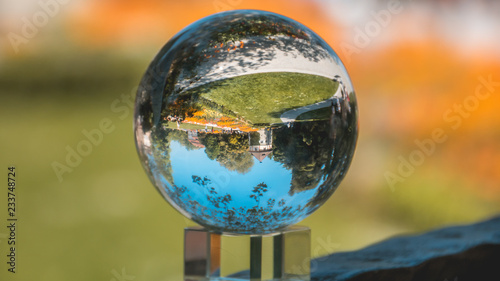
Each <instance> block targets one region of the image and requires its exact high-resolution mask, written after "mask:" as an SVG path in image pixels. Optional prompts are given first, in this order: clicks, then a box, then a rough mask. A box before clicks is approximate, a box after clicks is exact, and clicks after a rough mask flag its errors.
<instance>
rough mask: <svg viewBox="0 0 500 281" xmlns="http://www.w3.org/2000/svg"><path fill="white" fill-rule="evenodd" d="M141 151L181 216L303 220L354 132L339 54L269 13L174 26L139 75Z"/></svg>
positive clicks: (333, 181) (326, 193)
mask: <svg viewBox="0 0 500 281" xmlns="http://www.w3.org/2000/svg"><path fill="white" fill-rule="evenodd" d="M134 130H135V140H136V145H137V150H138V152H139V156H140V159H141V161H142V164H143V166H144V169H145V170H146V172H147V174H148V176H149V178H150V180H151V181H152V183H153V184H154V185H155V186H156V188H157V189H158V190H159V192H160V193H161V194H162V195H163V197H164V198H165V199H166V200H167V201H168V202H169V203H170V204H171V205H172V206H173V207H174V208H175V209H177V210H178V211H179V212H180V213H182V214H183V215H185V216H186V217H188V218H190V219H192V220H193V221H195V222H197V223H199V224H200V225H202V226H204V227H206V228H208V229H209V230H211V231H215V232H227V233H241V234H265V233H272V232H276V231H279V230H281V229H283V228H285V227H287V226H289V225H291V224H294V223H297V222H298V221H300V220H302V219H304V218H305V217H307V216H308V215H309V214H311V213H312V212H314V211H315V210H316V209H318V208H319V207H320V206H321V205H322V204H323V203H324V202H325V201H326V200H327V199H328V198H329V197H330V196H331V195H332V194H333V192H334V191H335V190H336V188H337V186H338V185H339V183H340V182H341V180H342V179H343V178H344V176H345V174H346V171H347V169H348V168H349V165H350V163H351V159H352V157H353V154H354V149H355V146H356V139H357V135H358V125H357V104H356V97H355V94H354V91H353V87H352V85H351V82H350V79H349V76H348V74H347V72H346V70H345V68H344V66H343V64H342V62H341V61H340V59H339V57H338V56H337V54H336V53H335V52H334V51H333V50H332V48H330V46H328V44H327V43H326V42H325V41H324V40H323V39H321V38H320V37H319V36H318V35H316V34H315V33H314V32H313V31H311V30H310V29H309V28H307V27H305V26H304V25H302V24H300V23H298V22H296V21H294V20H292V19H289V18H287V17H284V16H281V15H278V14H274V13H270V12H264V11H255V10H236V11H229V12H223V13H219V14H215V15H212V16H209V17H206V18H203V19H201V20H199V21H197V22H195V23H193V24H191V25H189V26H188V27H186V28H185V29H184V30H182V31H180V32H179V33H178V34H177V35H175V36H174V37H173V38H172V39H171V40H170V41H169V42H168V43H167V44H166V45H165V46H164V47H163V48H162V49H161V50H160V52H159V54H158V55H157V56H156V57H155V58H154V60H153V61H152V63H151V65H150V66H149V68H148V69H147V71H146V74H145V75H144V77H143V78H142V81H141V84H140V86H139V89H138V92H137V98H136V104H135V115H134Z"/></svg>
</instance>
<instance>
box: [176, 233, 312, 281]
mask: <svg viewBox="0 0 500 281" xmlns="http://www.w3.org/2000/svg"><path fill="white" fill-rule="evenodd" d="M310 252H311V230H310V229H309V228H308V227H303V226H292V227H289V228H287V229H285V230H283V231H281V232H277V233H272V234H266V235H232V234H225V233H222V234H221V233H214V232H210V231H208V230H206V229H204V228H202V227H189V228H186V229H185V233H184V280H185V281H201V280H203V281H205V280H206V281H208V280H210V281H212V280H237V281H239V280H310V259H311V257H310Z"/></svg>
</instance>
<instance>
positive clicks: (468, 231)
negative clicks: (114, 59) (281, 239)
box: [311, 217, 500, 281]
mask: <svg viewBox="0 0 500 281" xmlns="http://www.w3.org/2000/svg"><path fill="white" fill-rule="evenodd" d="M313 263H314V264H313V268H312V269H313V270H314V271H313V272H312V274H311V277H312V278H311V279H312V280H313V281H323V280H337V281H343V280H349V281H362V280H370V281H378V280H383V281H390V280H397V281H405V280H412V281H415V280H425V281H431V280H437V281H445V280H447V281H464V280H477V281H485V280H492V281H493V280H495V281H498V280H500V217H496V218H493V219H490V220H487V221H484V222H480V223H476V224H471V225H464V226H454V227H447V228H443V229H439V230H434V231H431V232H428V233H424V234H420V235H415V236H404V237H395V238H390V239H388V240H385V241H382V242H380V243H377V244H374V245H372V246H369V247H367V248H364V249H361V250H358V251H353V252H342V253H335V254H332V255H329V256H327V257H323V258H321V259H317V260H314V261H313Z"/></svg>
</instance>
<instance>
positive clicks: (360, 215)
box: [0, 0, 500, 281]
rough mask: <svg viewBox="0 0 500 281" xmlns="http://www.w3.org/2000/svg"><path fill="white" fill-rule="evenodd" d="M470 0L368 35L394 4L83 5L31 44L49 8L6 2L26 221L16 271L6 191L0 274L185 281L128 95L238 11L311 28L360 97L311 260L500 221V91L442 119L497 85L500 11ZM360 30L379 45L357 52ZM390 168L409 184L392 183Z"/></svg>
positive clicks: (15, 152)
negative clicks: (486, 86)
mask: <svg viewBox="0 0 500 281" xmlns="http://www.w3.org/2000/svg"><path fill="white" fill-rule="evenodd" d="M41 2H43V3H48V2H50V1H41ZM51 3H63V1H61V2H54V1H52V2H51ZM474 3H476V4H470V3H469V4H467V2H462V1H457V2H448V1H421V2H419V3H412V4H404V3H403V4H401V5H402V7H403V9H402V10H401V11H400V12H398V13H389V15H390V18H389V19H388V20H387V22H388V24H384V25H385V26H383V25H382V23H380V22H379V26H380V29H379V31H377V32H375V30H372V32H371V33H370V32H368V33H367V32H366V31H365V35H359V34H361V33H359V32H360V30H361V32H363V30H366V28H367V26H368V25H369V24H370V23H371V22H376V16H374V14H379V15H380V14H381V13H382V11H387V10H388V8H387V7H388V2H386V1H362V2H360V3H358V2H357V3H356V4H349V2H348V1H326V0H325V1H319V0H318V1H305V0H303V1H301V0H294V1H285V0H280V1H272V2H270V3H268V1H263V0H262V1H260V0H259V1H249V0H240V1H237V0H233V1H222V0H220V1H218V0H217V1H196V0H189V1H183V2H180V1H175V2H174V1H156V0H148V1H132V0H131V1H117V0H104V1H97V0H92V1H79V0H74V1H67V3H66V4H60V5H59V10H58V11H57V13H54V15H53V16H49V17H48V20H47V23H46V24H44V25H40V26H39V27H37V31H36V32H35V35H33V38H28V39H26V40H27V42H24V43H20V44H18V45H16V44H13V43H12V42H13V41H12V40H13V39H12V38H14V37H12V36H13V35H12V34H13V33H14V34H17V35H20V36H22V34H23V28H25V24H26V23H25V21H24V20H23V18H24V19H27V20H28V21H33V19H34V17H35V15H36V13H39V12H40V11H44V10H43V8H42V7H41V6H40V2H37V1H31V0H27V1H24V2H22V3H19V2H14V1H7V2H2V4H1V5H2V6H1V10H0V17H1V18H2V19H3V21H2V22H1V23H0V35H1V41H0V47H1V48H0V112H1V118H0V128H1V129H0V130H1V132H2V134H1V139H0V164H1V165H0V168H1V169H3V175H2V177H4V182H6V181H7V180H6V178H7V168H8V167H9V166H15V167H16V172H17V174H16V175H17V189H16V196H17V197H16V200H17V201H16V202H17V210H16V211H17V217H18V219H19V221H18V222H17V245H16V249H17V264H16V270H17V273H15V274H11V273H9V272H7V264H6V263H5V261H6V253H7V250H8V247H9V246H8V245H7V235H8V229H7V228H6V225H7V222H6V218H7V186H6V185H4V188H2V191H0V280H40V281H43V280H51V281H54V280H73V281H78V280H105V281H108V280H120V279H119V277H118V276H122V277H123V276H124V275H123V274H124V273H126V276H127V277H128V278H129V279H125V280H181V279H182V244H183V228H184V227H186V226H188V225H193V224H192V223H191V222H189V221H188V220H187V219H185V218H184V217H182V216H181V215H180V214H178V213H177V212H176V211H174V210H173V208H171V207H170V206H169V205H168V203H166V202H165V201H164V200H163V199H162V197H161V196H160V194H158V193H157V191H156V190H155V189H154V188H153V186H152V185H151V183H150V182H149V180H148V178H147V177H146V174H145V173H144V171H143V169H142V167H141V164H140V163H139V160H138V157H137V154H136V150H135V145H134V139H133V131H132V114H133V113H132V110H133V108H132V107H131V105H130V103H129V101H130V100H133V98H134V97H135V89H136V87H137V85H138V83H139V80H140V78H141V76H142V74H143V72H144V71H145V69H146V67H147V66H148V64H149V62H150V61H151V59H152V58H153V57H154V55H155V54H156V52H157V51H158V50H159V49H160V48H161V46H162V45H163V44H164V43H165V42H166V41H167V40H168V39H169V38H170V37H171V36H173V35H174V34H175V33H176V32H177V31H179V30H180V29H181V28H182V27H184V26H186V25H187V24H189V23H190V22H192V21H194V20H196V19H199V18H201V17H203V16H206V15H209V14H212V13H215V12H218V11H221V10H227V9H236V8H238V9H240V8H254V9H263V10H269V11H273V12H277V13H280V14H283V15H286V16H289V17H291V18H294V19H296V20H298V21H300V22H302V23H304V24H305V25H307V26H309V27H311V28H312V29H313V30H315V31H316V32H317V33H318V34H319V35H320V36H322V37H323V38H325V39H326V40H327V41H328V42H329V43H330V44H331V46H332V47H333V48H334V49H335V50H337V52H338V53H339V55H340V57H341V58H342V59H343V61H344V62H345V64H346V67H347V69H348V71H349V72H350V74H351V78H352V80H353V84H354V87H355V89H356V90H357V97H358V102H359V108H360V138H359V141H358V148H357V151H356V155H355V158H354V160H353V164H352V166H351V169H350V171H349V173H348V175H347V177H346V179H345V180H344V182H343V183H342V184H341V186H340V188H339V189H338V190H337V191H336V193H335V194H334V195H333V196H332V198H331V199H330V200H329V201H328V202H327V203H326V204H325V205H324V206H323V207H322V208H320V209H319V210H318V211H317V212H316V213H314V214H313V215H311V216H310V217H309V218H307V219H306V220H304V221H303V222H302V223H301V224H303V225H307V226H309V227H311V228H312V248H311V249H312V254H313V255H314V256H321V255H325V254H329V253H333V252H338V251H348V250H355V249H359V248H362V247H364V246H366V245H369V244H372V243H375V242H377V241H380V240H382V239H385V238H388V237H391V236H394V235H400V234H409V233H417V232H423V231H427V230H430V229H433V228H439V227H443V226H447V225H452V224H461V223H471V222H474V221H478V220H483V219H486V218H488V217H491V216H494V215H495V214H498V213H500V204H499V203H500V185H499V179H500V161H499V156H500V145H499V143H500V142H499V140H500V129H498V128H500V116H499V115H498V110H499V109H500V98H499V97H498V93H500V86H498V85H497V86H494V87H493V91H492V94H491V96H490V97H488V99H487V100H484V101H480V102H479V104H478V106H477V107H474V110H469V111H467V112H466V113H468V115H467V117H460V122H461V123H460V125H457V124H458V123H456V122H458V121H456V119H453V120H455V121H453V122H451V121H450V120H448V119H447V118H446V117H445V115H446V113H447V112H448V111H449V110H452V113H449V116H448V117H449V118H451V117H455V118H456V116H461V115H457V114H458V113H456V112H455V111H454V110H455V109H454V105H455V104H458V105H460V104H463V102H464V101H466V100H467V99H468V98H470V96H471V95H474V93H475V90H476V87H477V86H478V85H479V84H480V80H479V77H484V78H485V79H488V77H490V79H491V80H493V81H500V55H499V54H498V49H499V47H500V42H499V40H498V38H497V37H495V36H493V34H495V33H494V31H495V30H498V27H499V26H500V23H499V20H498V19H497V18H496V17H495V16H494V15H495V13H497V12H498V11H499V6H498V4H496V2H493V1H477V2H474ZM471 5H472V6H471ZM54 7H55V6H54ZM471 7H472V8H473V9H471ZM385 15H387V14H385ZM363 36H365V39H366V38H368V40H365V41H366V42H368V43H366V42H365V43H364V44H360V43H362V39H360V38H361V37H363ZM14 46H17V51H16V48H15V47H14ZM117 107H120V108H121V110H120V111H117V110H116V108H117ZM103 119H109V120H110V122H111V123H112V128H113V130H112V131H111V132H110V133H104V134H103V139H102V142H100V143H99V144H98V145H93V146H92V148H91V151H90V152H89V154H88V155H87V156H84V157H82V159H81V162H80V163H78V165H75V167H71V172H67V173H64V174H62V178H58V176H57V174H56V172H55V171H54V167H53V165H54V163H55V162H59V163H61V164H66V157H67V155H68V147H69V149H70V150H71V149H76V148H77V146H78V145H79V143H81V142H82V140H85V139H86V137H85V136H84V134H83V133H82V131H83V130H87V131H91V130H95V129H99V126H100V125H99V124H100V122H102V120H103ZM452 125H457V126H456V127H457V128H456V129H453V127H452ZM438 128H441V129H443V131H444V132H445V134H446V136H447V140H446V141H445V142H443V143H441V144H436V148H435V151H433V152H432V153H430V155H428V156H427V155H426V156H425V157H424V161H423V163H422V164H420V163H419V164H420V165H415V167H414V170H412V171H411V172H409V173H408V175H407V176H406V175H405V176H401V174H398V167H399V166H400V165H401V159H405V160H407V161H410V160H409V157H410V155H412V153H414V152H415V151H417V150H418V146H417V145H416V143H415V141H423V140H424V139H427V138H430V137H431V136H432V132H433V131H434V130H436V129H438ZM388 173H392V174H394V175H399V176H400V177H401V178H400V180H399V181H398V182H397V183H396V184H391V182H389V181H388V180H387V177H388V175H389V174H388Z"/></svg>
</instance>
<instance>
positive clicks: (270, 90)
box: [191, 72, 338, 124]
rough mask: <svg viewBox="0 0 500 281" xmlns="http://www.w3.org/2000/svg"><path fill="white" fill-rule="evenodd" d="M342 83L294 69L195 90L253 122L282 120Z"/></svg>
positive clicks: (323, 98) (264, 122)
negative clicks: (286, 112)
mask: <svg viewBox="0 0 500 281" xmlns="http://www.w3.org/2000/svg"><path fill="white" fill-rule="evenodd" d="M337 87H338V83H337V82H334V81H333V80H331V79H328V78H326V77H321V76H316V75H310V74H301V73H293V72H271V73H258V74H250V75H244V76H239V77H233V78H229V79H225V80H221V81H215V82H212V83H209V84H206V85H203V86H200V87H197V88H195V89H192V90H191V91H200V92H201V93H202V95H201V96H202V97H203V98H205V99H208V100H210V101H212V102H215V103H217V104H220V105H222V106H224V107H225V108H227V109H229V110H231V111H233V112H235V113H237V114H239V115H240V116H241V117H242V118H244V119H245V120H246V121H248V122H250V123H252V124H272V123H281V119H280V116H281V114H282V113H283V112H285V111H288V110H290V109H294V108H298V107H302V106H306V105H309V104H313V103H316V102H320V101H323V100H326V99H328V98H330V97H332V96H333V94H334V93H335V92H336V91H337Z"/></svg>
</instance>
